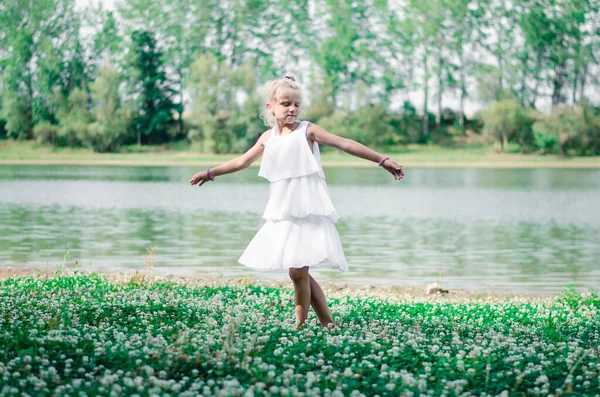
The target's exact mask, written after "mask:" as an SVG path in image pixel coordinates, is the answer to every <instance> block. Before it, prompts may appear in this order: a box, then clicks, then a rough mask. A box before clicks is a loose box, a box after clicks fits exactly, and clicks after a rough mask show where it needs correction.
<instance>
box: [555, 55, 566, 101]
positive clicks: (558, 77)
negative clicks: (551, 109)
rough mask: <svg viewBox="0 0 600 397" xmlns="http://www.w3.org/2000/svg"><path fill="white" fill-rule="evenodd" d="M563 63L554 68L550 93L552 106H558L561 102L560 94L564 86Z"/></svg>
mask: <svg viewBox="0 0 600 397" xmlns="http://www.w3.org/2000/svg"><path fill="white" fill-rule="evenodd" d="M564 66H565V63H564V61H560V62H558V63H557V64H556V67H555V68H554V81H553V82H552V85H553V87H554V89H553V91H552V106H558V105H559V104H560V102H561V92H562V87H563V84H564V78H565V76H564Z"/></svg>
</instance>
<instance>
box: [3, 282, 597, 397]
mask: <svg viewBox="0 0 600 397" xmlns="http://www.w3.org/2000/svg"><path fill="white" fill-rule="evenodd" d="M0 295H1V296H2V299H1V300H0V302H1V304H2V309H3V313H10V316H2V317H0V333H1V334H2V335H4V337H3V338H0V357H2V359H1V360H0V378H1V379H2V381H3V382H2V383H3V385H4V386H3V389H2V391H3V393H4V394H9V393H13V394H19V393H27V394H29V395H63V394H70V395H71V394H73V395H74V394H78V393H80V392H85V393H86V394H87V395H91V394H93V395H97V394H98V395H132V394H138V395H166V393H169V394H170V395H174V394H176V395H180V396H194V395H197V394H202V395H239V396H241V395H264V396H275V395H277V396H279V395H284V396H319V395H330V396H343V395H357V396H359V395H361V396H362V395H376V394H378V395H402V396H408V395H420V394H421V393H428V392H429V394H430V395H467V394H468V395H479V396H496V395H506V396H508V395H544V396H547V395H562V394H567V393H576V394H578V395H594V393H597V391H598V390H599V389H600V384H599V381H598V373H599V372H600V365H599V364H598V362H599V351H598V345H599V342H600V341H599V340H598V335H599V333H600V319H599V316H598V311H599V310H600V299H599V298H598V297H597V296H589V295H588V296H584V295H580V294H577V293H575V292H573V291H572V290H567V291H565V292H564V293H562V294H561V295H560V296H557V297H555V298H545V299H536V300H534V301H532V300H529V299H522V298H518V297H515V298H511V299H503V300H488V299H482V300H469V299H462V300H457V301H447V300H445V298H441V297H440V296H429V297H421V298H419V297H410V296H396V297H395V298H394V297H391V296H390V297H387V298H382V297H377V296H372V295H364V294H360V293H354V292H347V291H330V292H328V293H327V295H328V297H327V299H328V303H329V305H330V307H331V310H332V313H333V317H334V321H336V324H337V326H338V327H337V328H335V329H329V330H322V329H321V328H320V327H319V326H318V322H317V321H316V318H315V315H314V313H313V312H312V311H311V313H310V314H309V321H308V322H307V326H306V327H303V328H301V329H296V326H295V320H294V317H293V312H294V304H293V298H292V291H291V290H289V289H282V288H277V287H272V286H265V285H257V284H253V283H250V282H247V280H246V282H240V284H239V285H227V284H219V283H215V284H212V283H209V284H204V285H201V284H199V285H195V284H193V283H192V284H190V283H180V282H177V281H174V280H171V281H165V280H162V281H158V280H151V279H149V278H144V277H143V275H141V274H137V275H136V277H135V278H130V279H128V280H122V282H117V280H111V279H109V278H107V277H105V276H103V275H99V274H95V273H92V274H82V273H81V274H72V275H55V276H48V277H25V276H21V277H11V278H7V279H4V280H2V281H0ZM351 393H353V394H351Z"/></svg>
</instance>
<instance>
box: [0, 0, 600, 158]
mask: <svg viewBox="0 0 600 397" xmlns="http://www.w3.org/2000/svg"><path fill="white" fill-rule="evenodd" d="M287 72H292V73H294V74H295V75H296V76H297V77H298V78H299V80H300V82H301V83H302V85H303V86H304V87H305V89H306V90H305V91H306V98H307V100H308V101H307V106H306V108H305V116H306V118H307V119H309V120H311V121H313V122H317V123H320V124H321V125H323V126H324V127H325V128H326V129H328V130H329V131H330V132H332V133H335V134H339V135H342V136H346V137H350V138H352V139H356V140H358V141H360V142H363V143H365V144H369V145H380V146H384V145H398V144H407V143H428V142H435V143H438V144H441V145H462V144H468V143H477V144H483V143H490V142H493V141H494V140H495V141H497V142H499V143H500V145H501V147H502V148H503V150H504V148H505V147H506V145H507V144H509V143H513V144H516V145H518V147H519V148H520V149H521V150H522V151H523V152H538V153H562V154H582V155H597V154H600V111H599V108H598V104H594V103H590V100H589V99H588V98H587V97H586V95H587V94H589V93H593V92H598V91H600V3H599V1H598V0H576V1H556V0H403V1H391V0H390V1H385V0H294V1H289V0H265V1H260V0H117V1H116V10H115V11H107V10H103V9H102V8H88V9H85V10H83V11H77V10H75V1H74V0H36V1H25V0H3V2H2V4H1V5H0V76H1V80H0V92H1V95H0V137H3V138H7V137H8V138H12V139H35V140H36V141H38V142H40V143H44V144H50V145H55V146H72V147H74V146H86V147H91V148H93V149H94V150H95V151H100V152H106V151H118V150H119V148H120V147H121V146H122V145H124V144H133V143H136V142H137V143H138V144H140V145H142V144H160V143H166V142H172V141H178V140H185V139H187V140H189V141H192V142H199V143H200V144H201V150H205V151H213V152H216V153H230V152H242V151H244V150H246V149H247V148H249V147H250V146H251V145H253V144H254V142H255V141H256V139H257V138H258V136H259V135H260V134H261V133H262V132H263V131H264V130H265V129H266V128H265V126H264V125H263V123H262V121H261V120H260V119H259V118H258V109H259V107H260V106H263V101H262V99H261V95H260V94H261V90H260V85H261V84H262V83H263V82H265V81H267V80H270V79H272V78H275V77H282V75H283V74H285V73H287ZM415 90H416V91H420V92H422V94H423V95H422V97H423V98H424V99H423V103H419V104H413V103H410V102H409V101H408V100H407V98H408V94H409V93H410V92H414V91H415ZM449 98H454V99H455V100H457V102H458V104H459V105H458V108H457V109H448V108H447V107H445V106H444V103H445V101H446V102H447V101H448V99H449ZM392 99H394V101H392ZM592 99H593V98H592ZM467 100H471V101H478V102H479V103H481V104H482V105H484V106H483V108H484V110H483V111H481V112H479V113H478V114H477V115H476V116H475V117H474V118H473V119H467V118H466V117H465V115H464V105H465V102H466V101H467ZM542 101H549V102H551V104H552V108H553V110H552V112H551V113H550V114H543V113H540V112H538V111H537V110H536V109H537V108H538V107H539V104H540V102H542ZM398 104H401V106H398ZM432 104H433V106H432ZM416 105H418V107H419V108H423V109H424V111H423V112H419V113H417V112H416V109H415V107H416ZM184 107H185V113H184Z"/></svg>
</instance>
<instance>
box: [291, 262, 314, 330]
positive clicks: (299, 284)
mask: <svg viewBox="0 0 600 397" xmlns="http://www.w3.org/2000/svg"><path fill="white" fill-rule="evenodd" d="M289 274H290V278H291V279H292V281H293V282H294V308H295V314H296V320H298V322H297V325H298V326H299V327H300V326H303V325H304V322H305V321H306V318H307V317H308V307H309V305H310V301H311V296H310V279H309V275H308V266H304V267H301V268H290V270H289Z"/></svg>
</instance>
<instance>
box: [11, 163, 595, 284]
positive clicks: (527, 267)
mask: <svg viewBox="0 0 600 397" xmlns="http://www.w3.org/2000/svg"><path fill="white" fill-rule="evenodd" d="M197 171H198V169H197V168H190V167H112V166H111V167H82V166H43V167H42V166H0V225H1V228H0V266H14V267H16V266H33V267H42V268H46V267H49V268H50V269H54V268H55V267H56V265H57V264H58V263H60V262H61V261H62V257H63V255H64V253H65V251H66V247H67V245H70V250H71V259H70V260H69V261H68V262H67V267H69V268H72V267H74V263H75V261H78V262H79V264H80V266H81V267H82V268H83V269H86V270H102V271H124V272H128V273H131V272H132V271H133V269H141V268H143V264H144V257H145V256H146V254H147V248H148V247H152V248H153V249H154V250H155V252H156V254H155V257H154V267H155V273H156V274H163V275H165V274H179V275H184V274H195V275H221V276H223V277H228V278H229V277H239V276H242V275H248V276H254V277H257V278H260V279H276V280H286V279H288V276H287V273H262V272H255V271H252V270H250V269H246V268H245V267H244V266H242V265H240V264H238V263H237V258H238V257H239V256H240V254H241V253H242V251H243V250H244V248H245V247H246V245H247V243H248V242H249V241H250V240H251V239H252V237H253V236H254V234H255V233H256V231H257V230H258V229H259V227H260V226H261V225H262V219H261V214H262V211H263V209H264V206H265V204H266V201H267V198H268V182H267V181H266V180H264V179H262V178H259V177H258V176H257V175H256V174H257V172H258V169H257V168H249V169H246V170H244V171H242V172H240V173H237V174H233V175H226V176H222V177H219V179H218V181H217V182H215V183H209V184H205V185H204V186H203V187H200V188H199V187H191V186H190V185H189V179H190V178H191V176H192V175H193V174H194V173H195V172H197ZM325 174H326V177H327V182H328V184H329V189H330V193H331V196H332V199H333V202H334V204H335V205H336V208H337V209H338V212H339V213H340V215H341V217H342V218H341V220H340V221H339V222H338V224H337V227H338V231H339V233H340V236H341V239H342V243H343V246H344V248H345V252H346V257H347V259H348V262H349V266H350V271H349V272H345V273H342V272H339V271H337V270H334V269H315V270H313V271H311V273H312V274H313V275H314V276H315V277H316V278H317V280H320V281H323V282H325V283H326V282H328V281H332V282H340V283H348V284H354V283H356V284H394V285H414V286H422V285H425V284H426V283H429V282H432V281H439V282H440V283H441V284H442V285H443V286H446V287H448V288H465V289H469V290H494V291H511V292H523V293H539V294H547V293H555V292H559V291H561V290H562V289H563V288H564V287H565V286H566V285H567V284H574V285H575V286H576V287H577V289H578V290H580V291H583V292H587V291H589V289H594V290H596V291H598V290H599V289H600V211H599V210H598V201H599V199H600V170H560V169H533V170H532V169H527V170H487V169H418V168H417V169H411V168H409V169H407V170H406V177H405V179H404V180H403V181H401V182H397V181H394V180H393V178H392V177H391V175H389V174H387V173H385V172H383V171H382V170H381V169H378V168H377V167H371V168H330V169H326V170H325Z"/></svg>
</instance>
